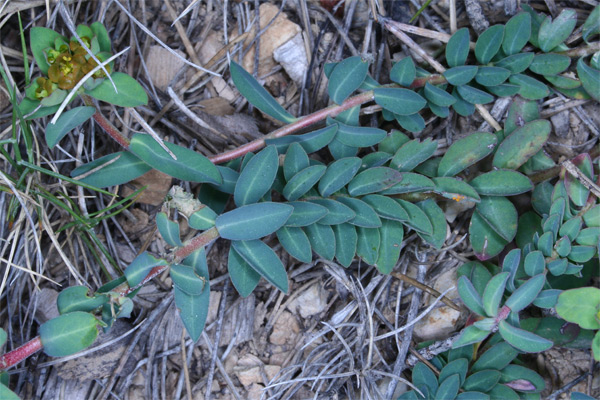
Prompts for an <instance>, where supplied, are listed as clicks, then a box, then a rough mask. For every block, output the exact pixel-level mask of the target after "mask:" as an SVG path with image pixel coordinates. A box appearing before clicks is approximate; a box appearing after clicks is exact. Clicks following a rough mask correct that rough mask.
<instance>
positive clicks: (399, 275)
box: [391, 272, 460, 311]
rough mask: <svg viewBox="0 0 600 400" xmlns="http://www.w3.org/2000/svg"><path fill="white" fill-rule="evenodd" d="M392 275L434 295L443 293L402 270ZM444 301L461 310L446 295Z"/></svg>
mask: <svg viewBox="0 0 600 400" xmlns="http://www.w3.org/2000/svg"><path fill="white" fill-rule="evenodd" d="M391 275H392V276H393V277H394V278H397V279H400V280H401V281H404V282H406V283H408V284H409V285H412V286H415V287H417V288H419V289H421V290H422V291H424V292H427V293H429V294H430V295H432V296H435V297H440V295H441V293H440V292H438V291H437V290H435V289H433V288H431V287H429V286H427V285H424V284H422V283H421V282H419V281H417V280H416V279H413V278H411V277H410V276H408V275H404V274H403V273H401V272H392V273H391ZM442 302H443V303H444V304H445V305H447V306H448V307H450V308H452V309H454V310H456V311H460V308H458V306H457V305H456V304H454V303H453V302H452V300H450V299H449V298H448V297H446V296H444V297H442Z"/></svg>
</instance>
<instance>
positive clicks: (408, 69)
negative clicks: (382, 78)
mask: <svg viewBox="0 0 600 400" xmlns="http://www.w3.org/2000/svg"><path fill="white" fill-rule="evenodd" d="M416 77H417V70H416V68H415V63H414V61H413V59H412V58H411V57H405V58H403V59H402V60H400V61H398V62H397V63H395V64H394V66H393V67H392V70H391V71H390V79H391V80H392V82H396V83H397V84H399V85H401V86H406V87H408V86H410V85H411V83H413V81H414V80H415V78H416Z"/></svg>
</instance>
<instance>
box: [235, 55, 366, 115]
mask: <svg viewBox="0 0 600 400" xmlns="http://www.w3.org/2000/svg"><path fill="white" fill-rule="evenodd" d="M368 68H369V64H368V63H367V62H366V61H365V60H363V59H362V58H361V57H360V56H354V57H349V58H346V59H345V60H343V61H342V62H340V63H338V64H337V65H336V66H335V68H334V69H333V72H332V73H331V75H330V76H329V86H328V90H329V97H330V98H331V100H333V102H335V103H337V104H342V103H343V102H344V100H346V98H347V97H348V96H350V94H352V92H354V91H355V90H356V89H358V88H359V87H360V85H361V84H362V83H363V81H364V80H365V77H366V76H367V70H368ZM236 86H237V85H236Z"/></svg>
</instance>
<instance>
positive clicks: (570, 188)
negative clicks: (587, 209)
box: [564, 153, 594, 207]
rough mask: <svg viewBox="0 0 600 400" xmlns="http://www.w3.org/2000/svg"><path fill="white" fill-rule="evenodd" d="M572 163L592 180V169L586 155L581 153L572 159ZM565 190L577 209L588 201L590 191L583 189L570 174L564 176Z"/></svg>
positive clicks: (590, 160) (578, 181) (577, 179)
mask: <svg viewBox="0 0 600 400" xmlns="http://www.w3.org/2000/svg"><path fill="white" fill-rule="evenodd" d="M571 161H572V163H573V164H574V165H575V166H576V167H577V168H579V170H580V171H581V172H582V173H583V174H584V175H585V176H586V177H588V178H589V179H590V180H594V167H593V163H592V159H591V157H590V156H589V154H587V153H581V154H579V155H577V156H576V157H575V158H573V159H572V160H571ZM564 182H565V188H566V189H567V193H568V194H569V198H570V199H571V201H573V203H574V204H575V205H576V206H577V207H583V206H585V204H586V203H587V201H588V198H589V194H590V189H588V188H587V187H585V186H584V185H583V184H582V183H581V182H580V180H579V178H576V177H574V176H573V175H571V174H565V178H564Z"/></svg>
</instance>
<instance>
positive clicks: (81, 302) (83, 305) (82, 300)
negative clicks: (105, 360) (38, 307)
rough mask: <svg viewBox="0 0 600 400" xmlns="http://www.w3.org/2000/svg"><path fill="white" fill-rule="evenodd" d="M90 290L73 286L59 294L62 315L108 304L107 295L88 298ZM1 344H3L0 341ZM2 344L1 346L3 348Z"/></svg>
mask: <svg viewBox="0 0 600 400" xmlns="http://www.w3.org/2000/svg"><path fill="white" fill-rule="evenodd" d="M88 292H89V289H88V288H87V287H86V286H71V287H68V288H66V289H64V290H63V291H61V292H60V293H59V294H58V298H57V299H56V305H57V306H58V312H59V313H60V314H66V313H70V312H73V311H84V312H88V311H93V310H95V309H96V308H98V307H100V306H102V305H104V304H105V303H108V297H107V296H106V295H98V296H95V295H92V296H88ZM0 342H2V341H1V340H0ZM1 345H2V344H0V346H1Z"/></svg>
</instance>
